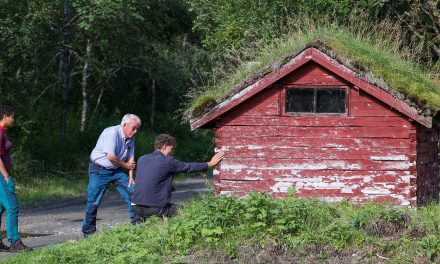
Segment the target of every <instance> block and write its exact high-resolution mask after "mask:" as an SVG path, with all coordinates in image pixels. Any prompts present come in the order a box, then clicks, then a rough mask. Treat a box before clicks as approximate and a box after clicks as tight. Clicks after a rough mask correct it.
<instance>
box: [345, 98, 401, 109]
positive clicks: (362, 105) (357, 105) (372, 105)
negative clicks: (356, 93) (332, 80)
mask: <svg viewBox="0 0 440 264" xmlns="http://www.w3.org/2000/svg"><path fill="white" fill-rule="evenodd" d="M350 107H351V109H356V110H385V111H395V109H393V108H391V107H390V106H388V105H386V104H384V103H381V102H375V101H373V100H372V101H361V102H356V101H350Z"/></svg>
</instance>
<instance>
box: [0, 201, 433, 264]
mask: <svg viewBox="0 0 440 264" xmlns="http://www.w3.org/2000/svg"><path fill="white" fill-rule="evenodd" d="M439 214H440V207H439V206H438V205H432V206H428V207H424V208H420V209H418V210H414V209H408V208H401V207H395V206H392V205H379V204H368V205H365V206H358V205H353V204H351V203H349V202H348V201H343V202H340V203H336V204H326V203H324V202H320V201H317V200H308V199H296V198H295V197H289V198H284V199H275V198H271V197H269V196H268V195H266V194H258V193H251V194H250V195H249V196H248V197H246V198H243V199H239V198H236V197H214V196H211V195H208V196H202V197H199V198H198V199H196V200H194V201H193V202H190V203H189V204H188V205H187V206H185V207H184V208H183V209H182V210H181V211H180V213H179V214H178V216H176V217H174V218H170V219H165V220H162V219H159V218H157V217H153V218H150V219H148V220H147V221H146V222H145V223H144V224H143V225H137V226H132V225H123V226H119V227H116V228H114V229H112V230H107V231H104V232H102V233H100V234H96V235H94V236H92V237H90V238H89V239H86V240H80V241H73V242H66V243H63V244H61V245H55V246H51V247H47V248H44V249H41V250H36V251H34V252H31V253H23V254H19V255H17V256H16V257H13V258H10V259H7V260H6V261H5V263H23V262H24V261H25V262H30V263H206V262H209V263H231V262H237V263H267V262H286V261H288V262H291V261H296V262H299V263H302V262H307V263H321V262H326V263H373V262H389V263H429V262H431V261H434V262H435V261H440V257H439V255H440V239H438V238H439V237H440V230H439V226H440V218H439V217H438V215H439Z"/></svg>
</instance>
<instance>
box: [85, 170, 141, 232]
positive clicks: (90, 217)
mask: <svg viewBox="0 0 440 264" xmlns="http://www.w3.org/2000/svg"><path fill="white" fill-rule="evenodd" d="M110 183H112V184H113V185H114V186H115V187H116V189H117V190H118V191H119V193H120V194H121V197H122V198H123V199H124V201H125V203H126V204H127V206H128V213H129V214H130V218H131V220H134V218H135V214H134V212H133V210H132V208H131V199H130V198H131V194H132V193H133V188H134V186H133V185H132V186H130V188H129V187H128V176H127V173H125V171H124V170H123V169H116V170H108V169H104V168H101V169H90V167H89V185H88V187H87V206H86V214H85V216H84V221H83V225H82V232H83V234H84V236H85V237H87V236H88V235H90V234H92V233H94V232H95V231H96V213H97V211H98V207H99V204H100V203H101V199H102V197H103V196H104V194H105V191H106V190H107V186H108V185H109V184H110Z"/></svg>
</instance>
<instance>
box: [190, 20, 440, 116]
mask: <svg viewBox="0 0 440 264" xmlns="http://www.w3.org/2000/svg"><path fill="white" fill-rule="evenodd" d="M301 22H302V25H303V26H302V27H300V28H298V29H297V30H296V31H292V32H289V33H288V34H286V35H285V36H283V37H280V38H278V39H274V40H273V41H272V42H271V43H266V44H264V43H263V44H256V45H255V46H252V45H250V47H249V48H248V49H247V50H245V51H240V52H241V53H240V52H232V53H234V54H235V55H229V57H233V58H234V61H235V64H236V65H237V66H236V67H232V68H233V69H232V70H228V71H224V72H223V73H221V74H220V80H219V81H217V79H216V78H218V77H215V76H214V77H213V80H211V83H212V84H210V85H207V86H205V87H199V90H198V91H197V92H194V91H192V92H191V95H189V96H190V97H191V98H192V100H191V101H190V102H189V103H188V105H187V109H186V112H185V117H186V118H187V119H190V118H192V117H196V116H200V115H201V114H203V113H205V112H206V111H207V110H209V109H210V108H212V106H214V105H215V104H218V103H220V102H222V101H223V100H225V99H226V97H227V96H228V95H229V94H230V93H231V92H232V91H233V90H235V89H236V88H237V87H239V89H241V88H244V87H245V86H246V85H243V80H245V79H246V78H250V77H252V76H253V75H255V73H257V72H258V73H260V74H261V73H263V75H264V74H265V73H268V72H270V71H271V70H273V69H275V68H277V67H279V66H281V65H282V64H284V63H286V62H287V61H288V60H286V58H287V59H290V58H292V56H293V55H295V54H297V53H298V52H300V51H301V50H302V49H303V48H305V47H306V45H307V44H309V43H311V42H313V41H315V40H318V39H320V40H322V41H323V42H324V43H325V44H326V45H327V46H328V47H329V48H330V49H331V50H332V51H333V52H334V53H335V54H336V56H337V57H338V58H339V59H341V60H342V61H344V63H347V64H349V65H351V66H355V65H361V66H363V67H365V68H366V71H365V72H361V74H365V76H364V77H366V78H367V79H369V81H372V82H376V83H379V85H380V84H384V85H383V86H385V85H387V86H388V87H382V88H385V89H386V88H389V90H390V92H392V93H394V94H397V95H399V94H402V95H404V97H406V98H408V99H410V100H411V101H412V102H414V103H415V104H417V105H418V107H419V108H420V109H425V108H428V109H430V110H431V111H434V112H436V111H439V110H440V90H439V85H438V83H439V80H438V77H436V75H435V74H433V73H430V72H429V71H427V70H426V69H422V68H421V66H420V65H419V64H418V63H417V58H418V52H419V51H418V50H417V47H412V48H408V47H405V44H404V41H403V36H402V32H401V31H400V30H398V29H397V27H393V26H390V24H387V23H386V22H384V23H383V24H381V25H367V23H361V22H357V23H354V24H355V26H349V27H345V26H340V25H336V24H331V23H324V25H321V26H320V25H317V24H315V23H314V22H311V21H310V20H307V19H304V20H303V21H301ZM244 53H246V56H243V57H246V58H250V59H249V60H246V61H245V60H243V61H240V54H244ZM280 58H281V61H280ZM229 67H231V66H230V65H229ZM221 68H222V67H219V69H221ZM223 68H224V67H223ZM216 71H217V72H218V69H216ZM217 75H218V74H217ZM248 84H249V83H248ZM248 84H247V85H248ZM243 86H244V87H243ZM428 114H429V113H428Z"/></svg>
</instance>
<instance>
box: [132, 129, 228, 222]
mask: <svg viewBox="0 0 440 264" xmlns="http://www.w3.org/2000/svg"><path fill="white" fill-rule="evenodd" d="M175 146H176V140H175V139H174V138H173V137H172V136H170V135H167V134H160V135H159V136H157V137H156V139H155V141H154V147H155V149H156V150H155V151H154V152H152V153H149V154H146V155H144V156H142V157H140V158H139V160H138V162H137V169H136V185H135V186H134V192H133V195H132V197H131V202H132V208H133V211H134V212H135V214H136V215H137V216H138V217H139V218H140V219H142V220H145V218H148V217H150V216H152V215H157V216H161V217H163V216H166V217H169V216H172V215H174V214H175V213H176V205H175V204H172V203H170V200H171V192H172V190H173V185H172V183H173V176H174V173H177V172H187V173H188V172H197V171H206V170H208V168H212V167H214V166H216V165H217V164H218V163H219V162H220V161H221V160H222V159H223V156H224V155H225V154H224V153H223V152H219V153H217V154H215V155H214V156H213V157H212V159H211V160H210V161H209V162H203V163H187V162H183V161H179V160H176V159H174V158H173V152H174V147H175Z"/></svg>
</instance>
